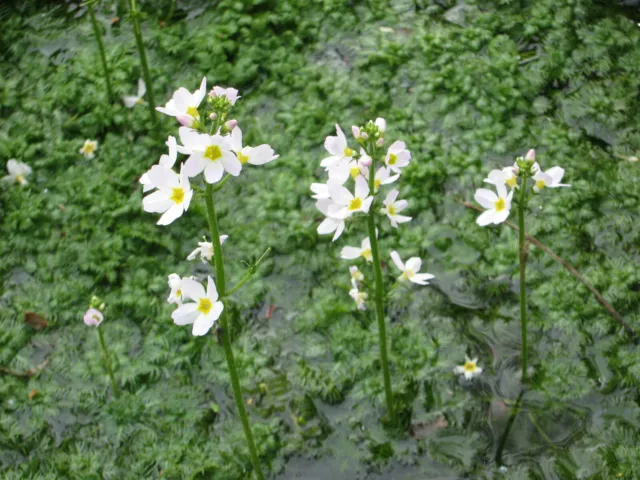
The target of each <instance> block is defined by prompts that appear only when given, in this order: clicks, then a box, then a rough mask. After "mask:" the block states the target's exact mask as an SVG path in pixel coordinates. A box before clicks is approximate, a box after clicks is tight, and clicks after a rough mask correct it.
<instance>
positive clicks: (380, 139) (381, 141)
mask: <svg viewBox="0 0 640 480" xmlns="http://www.w3.org/2000/svg"><path fill="white" fill-rule="evenodd" d="M376 145H377V146H378V147H381V146H383V145H384V138H382V137H380V138H379V139H378V141H377V142H376Z"/></svg>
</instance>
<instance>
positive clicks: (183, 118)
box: [176, 115, 195, 127]
mask: <svg viewBox="0 0 640 480" xmlns="http://www.w3.org/2000/svg"><path fill="white" fill-rule="evenodd" d="M176 119H177V120H178V122H180V125H182V126H183V127H191V126H193V123H194V122H195V118H193V117H192V116H191V115H177V116H176Z"/></svg>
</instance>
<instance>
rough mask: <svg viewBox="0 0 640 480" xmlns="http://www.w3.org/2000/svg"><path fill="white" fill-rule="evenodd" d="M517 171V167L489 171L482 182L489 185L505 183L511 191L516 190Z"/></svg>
mask: <svg viewBox="0 0 640 480" xmlns="http://www.w3.org/2000/svg"><path fill="white" fill-rule="evenodd" d="M517 169H518V166H517V165H514V166H513V167H505V168H503V169H501V170H491V171H490V172H489V175H488V176H487V178H485V179H484V181H485V182H486V183H489V184H491V185H497V184H498V183H506V184H507V185H508V186H509V188H511V189H514V188H518V175H517V174H516V170H517Z"/></svg>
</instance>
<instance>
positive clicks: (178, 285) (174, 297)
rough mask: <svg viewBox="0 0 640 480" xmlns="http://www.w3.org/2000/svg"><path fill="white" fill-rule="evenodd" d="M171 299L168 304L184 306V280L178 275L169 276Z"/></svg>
mask: <svg viewBox="0 0 640 480" xmlns="http://www.w3.org/2000/svg"><path fill="white" fill-rule="evenodd" d="M169 289H170V290H171V292H170V293H169V298H167V302H169V303H175V304H176V305H182V278H180V275H178V274H177V273H172V274H171V275H169Z"/></svg>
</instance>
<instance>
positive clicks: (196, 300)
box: [171, 277, 224, 337]
mask: <svg viewBox="0 0 640 480" xmlns="http://www.w3.org/2000/svg"><path fill="white" fill-rule="evenodd" d="M182 292H183V296H184V298H187V299H190V300H193V302H189V303H183V304H182V305H180V306H179V307H178V308H177V309H176V310H175V311H174V312H173V313H172V314H171V318H172V319H173V322H174V323H175V324H176V325H191V324H193V329H192V331H191V333H192V334H193V335H195V336H198V337H200V336H202V335H205V334H206V333H207V332H208V331H209V330H210V329H211V327H213V324H214V323H215V322H216V320H218V318H219V317H220V314H221V313H222V310H224V305H223V304H222V302H220V301H218V290H217V289H216V284H215V283H213V279H212V278H211V277H208V278H207V291H206V292H205V290H204V287H203V286H202V284H201V283H199V282H196V281H195V280H193V279H191V278H185V279H183V280H182Z"/></svg>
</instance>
